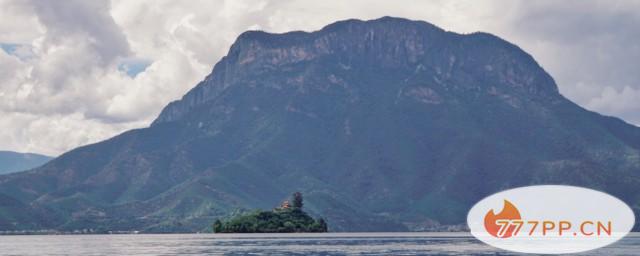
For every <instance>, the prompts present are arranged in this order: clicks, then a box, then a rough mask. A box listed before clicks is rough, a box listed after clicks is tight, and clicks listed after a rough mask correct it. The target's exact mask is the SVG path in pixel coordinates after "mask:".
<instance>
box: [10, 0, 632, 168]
mask: <svg viewBox="0 0 640 256" xmlns="http://www.w3.org/2000/svg"><path fill="white" fill-rule="evenodd" d="M638 10H640V1H633V0H629V1H615V0H607V1H597V0H593V1H581V0H569V1H545V0H542V1H526V0H524V1H517V0H516V1H512V0H503V1H493V0H486V1H484V0H480V1H456V0H453V1H452V0H443V1H410V0H394V1H388V0H381V1H372V0H352V1H342V0H323V1H299V0H273V1H272V0H251V1H248V0H190V1H174V0H148V1H147V0H136V1H131V0H112V1H98V0H96V1H84V0H63V1H54V0H34V1H30V0H15V1H14V0H0V19H1V20H2V22H0V48H1V50H0V129H2V132H1V133H0V150H11V151H18V152H35V153H42V154H47V155H51V156H56V155H59V154H61V153H64V152H66V151H68V150H71V149H73V148H75V147H78V146H81V145H86V144H90V143H95V142H98V141H101V140H104V139H107V138H110V137H112V136H114V135H117V134H119V133H121V132H123V131H126V130H129V129H133V128H142V127H147V126H148V125H149V124H150V123H151V122H152V121H153V119H154V118H155V117H156V116H157V115H158V114H159V113H160V111H161V110H162V108H163V107H164V106H165V105H166V104H167V103H169V102H170V101H173V100H177V99H180V98H181V97H182V95H184V94H185V93H186V92H187V91H188V90H189V89H191V88H192V87H193V86H195V85H196V84H197V83H198V82H199V81H200V80H202V79H203V78H204V77H205V76H206V75H207V74H208V73H209V72H211V69H212V67H213V65H214V64H215V63H216V62H217V61H218V60H220V58H221V57H222V56H224V55H225V54H226V52H227V51H228V48H229V46H230V45H231V44H232V43H233V42H234V40H235V38H236V37H237V36H238V35H239V34H240V33H242V32H243V31H246V30H264V31H268V32H286V31H291V30H304V31H314V30H318V29H321V28H322V27H323V26H325V25H327V24H330V23H333V22H335V21H338V20H344V19H349V18H357V19H363V20H366V19H375V18H379V17H382V16H395V17H404V18H409V19H415V20H424V21H427V22H430V23H433V24H435V25H437V26H439V27H441V28H443V29H445V30H449V31H453V32H458V33H471V32H476V31H484V32H489V33H492V34H495V35H497V36H500V37H502V38H504V39H506V40H507V41H510V42H512V43H515V44H517V45H518V46H520V47H521V48H523V49H524V50H525V51H527V52H528V53H530V54H531V55H532V56H533V57H534V58H535V59H536V60H537V61H538V63H540V65H541V66H542V67H543V68H544V69H545V70H546V71H547V72H549V73H550V74H551V76H553V77H554V78H555V80H556V82H557V84H558V87H559V88H560V92H561V93H562V94H563V95H565V96H566V97H567V98H569V99H571V100H573V101H574V102H576V103H578V104H579V105H581V106H582V107H584V108H586V109H589V110H593V111H596V112H599V113H602V114H605V115H611V116H616V117H619V118H621V119H623V120H625V121H626V122H628V123H631V124H635V125H640V69H639V67H640V43H638V42H639V41H640V11H638Z"/></svg>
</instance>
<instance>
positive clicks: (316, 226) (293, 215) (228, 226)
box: [213, 192, 327, 233]
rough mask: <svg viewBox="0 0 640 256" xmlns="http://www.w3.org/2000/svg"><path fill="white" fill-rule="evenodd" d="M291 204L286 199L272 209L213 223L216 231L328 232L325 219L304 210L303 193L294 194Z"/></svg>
mask: <svg viewBox="0 0 640 256" xmlns="http://www.w3.org/2000/svg"><path fill="white" fill-rule="evenodd" d="M291 202H292V203H291V204H289V201H284V202H283V203H282V205H281V206H280V207H278V208H275V209H273V210H271V211H261V210H258V211H255V212H252V213H249V214H243V215H241V216H237V217H234V218H231V219H230V220H228V221H225V222H222V221H220V220H216V221H215V222H214V223H213V232H215V233H294V232H327V223H326V222H325V220H324V219H322V218H319V219H318V220H315V219H313V218H312V217H311V216H309V215H308V214H307V213H305V212H304V211H302V205H303V202H302V194H301V193H300V192H296V193H294V194H293V195H292V198H291Z"/></svg>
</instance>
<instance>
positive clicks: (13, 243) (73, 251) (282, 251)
mask: <svg viewBox="0 0 640 256" xmlns="http://www.w3.org/2000/svg"><path fill="white" fill-rule="evenodd" d="M639 252H640V234H637V233H635V234H631V235H629V236H627V237H626V238H625V239H623V240H621V241H619V242H617V243H615V244H613V245H611V246H608V247H605V248H602V249H599V250H595V251H591V252H588V253H583V254H578V255H637V254H638V253H639ZM42 254H47V255H176V254H180V255H518V254H515V253H509V252H506V251H503V250H500V249H495V248H492V247H489V246H487V245H484V244H483V243H481V242H479V241H478V240H476V239H474V238H473V237H471V236H469V234H467V233H324V234H167V235H43V236H0V255H42Z"/></svg>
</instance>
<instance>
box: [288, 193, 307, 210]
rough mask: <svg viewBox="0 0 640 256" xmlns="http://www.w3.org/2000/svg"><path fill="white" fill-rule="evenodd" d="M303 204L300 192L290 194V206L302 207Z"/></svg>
mask: <svg viewBox="0 0 640 256" xmlns="http://www.w3.org/2000/svg"><path fill="white" fill-rule="evenodd" d="M303 205H304V203H303V200H302V193H300V192H295V193H293V195H291V207H293V208H297V209H302V206H303Z"/></svg>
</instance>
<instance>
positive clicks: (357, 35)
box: [154, 17, 559, 124]
mask: <svg viewBox="0 0 640 256" xmlns="http://www.w3.org/2000/svg"><path fill="white" fill-rule="evenodd" d="M328 60H331V61H330V62H329V63H325V62H327V61H328ZM320 63H323V65H324V67H325V68H331V69H336V70H343V69H345V68H348V69H352V70H351V71H354V72H355V71H357V72H376V73H380V72H382V73H384V72H393V74H395V75H399V76H404V78H403V79H409V80H410V79H416V78H417V77H421V78H420V79H428V80H433V81H432V83H433V84H441V85H439V86H440V87H442V86H445V87H449V88H448V89H447V90H450V89H456V90H467V91H468V90H491V91H490V93H495V90H496V88H502V89H501V90H500V91H502V92H501V94H505V93H507V92H506V91H512V90H514V89H515V90H516V91H514V92H508V95H510V96H509V97H516V96H514V94H523V93H524V94H530V96H531V95H532V96H533V97H534V98H547V99H551V98H557V97H559V93H558V89H557V86H556V85H555V82H554V81H553V79H552V78H551V77H550V76H549V75H548V74H547V73H546V72H545V71H544V70H543V69H542V68H541V67H540V66H539V65H538V64H537V63H536V62H535V60H534V59H533V58H532V57H531V56H530V55H528V54H527V53H525V52H524V51H522V50H521V49H520V48H518V47H517V46H515V45H513V44H510V43H508V42H506V41H504V40H502V39H500V38H499V37H496V36H494V35H491V34H487V33H473V34H469V35H460V34H456V33H452V32H446V31H444V30H442V29H441V28H438V27H436V26H434V25H432V24H430V23H427V22H424V21H413V20H408V19H403V18H393V17H382V18H379V19H375V20H368V21H362V20H356V19H350V20H344V21H338V22H335V23H333V24H330V25H327V26H325V27H324V28H322V29H321V30H318V31H314V32H302V31H293V32H287V33H281V34H274V33H268V32H264V31H247V32H244V33H242V34H241V35H240V36H239V37H238V39H237V40H236V42H235V43H234V44H233V45H232V46H231V48H230V50H229V52H228V54H227V56H225V57H224V58H223V59H222V60H221V61H220V62H219V63H217V64H216V66H215V67H214V69H213V72H212V73H211V75H209V76H208V77H207V78H206V79H205V80H204V81H203V82H201V83H200V84H198V85H197V86H196V87H195V88H194V89H193V90H191V91H190V92H189V93H188V94H187V95H185V97H183V99H182V100H180V101H176V102H172V103H171V104H169V105H168V106H167V107H166V108H165V109H164V110H163V111H162V113H161V115H160V116H159V117H158V119H157V120H156V121H155V122H154V124H158V123H162V122H168V121H173V120H177V119H180V118H181V117H182V116H184V115H185V114H186V113H188V112H189V111H190V110H191V109H193V108H194V107H196V106H199V105H201V104H203V103H205V102H208V101H210V100H213V99H214V98H216V97H217V96H218V95H219V94H220V93H222V92H223V91H225V90H226V89H227V88H229V87H231V86H241V85H242V84H245V85H246V84H254V83H258V84H259V83H260V81H258V80H260V79H262V78H263V77H260V76H268V77H272V78H273V79H276V77H274V76H282V77H281V78H282V79H284V80H281V81H273V82H275V83H280V86H286V84H288V83H289V82H287V81H286V79H289V80H291V79H294V78H292V77H288V76H290V75H291V76H296V75H294V74H292V73H290V72H289V71H287V70H296V69H297V68H303V67H302V66H298V65H304V66H306V68H303V69H300V70H299V71H298V72H299V73H298V74H297V75H300V76H304V74H308V75H311V74H312V73H310V72H311V71H310V69H309V68H311V67H315V66H316V65H319V64H320ZM296 66H297V67H296ZM284 74H287V75H284ZM283 75H284V76H283ZM423 76H430V78H427V77H423ZM287 77H288V78H287ZM252 79H253V80H252ZM295 79H301V78H295ZM461 79H462V80H466V81H464V82H462V81H458V82H462V84H457V85H453V84H450V85H446V84H447V83H456V82H454V80H461ZM276 80H277V79H276ZM407 81H408V80H407ZM289 84H290V83H289ZM434 86H435V85H434ZM431 89H434V88H431ZM391 93H398V92H391ZM505 95H507V94H505ZM527 97H529V96H527Z"/></svg>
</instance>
